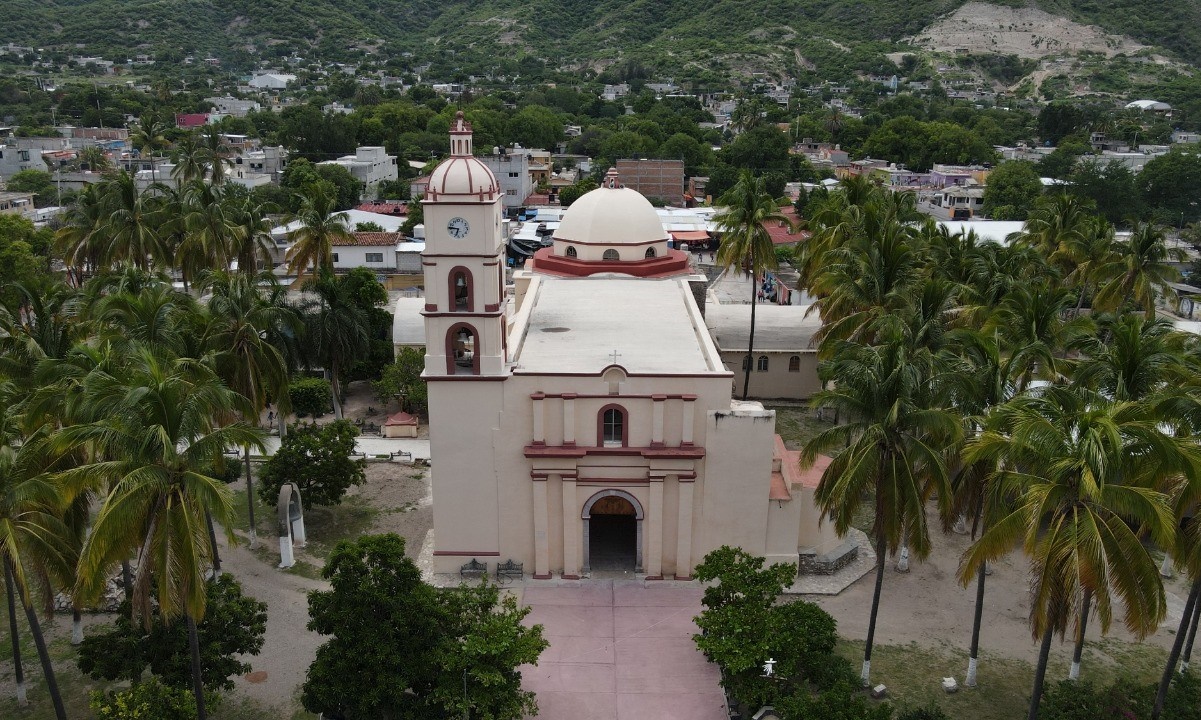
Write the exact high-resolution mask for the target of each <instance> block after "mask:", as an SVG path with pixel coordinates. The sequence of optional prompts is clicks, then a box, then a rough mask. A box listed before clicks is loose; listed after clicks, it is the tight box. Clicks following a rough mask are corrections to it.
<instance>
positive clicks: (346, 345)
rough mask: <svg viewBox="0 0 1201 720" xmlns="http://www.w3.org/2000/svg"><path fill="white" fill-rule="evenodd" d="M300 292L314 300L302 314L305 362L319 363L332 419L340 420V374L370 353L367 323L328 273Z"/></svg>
mask: <svg viewBox="0 0 1201 720" xmlns="http://www.w3.org/2000/svg"><path fill="white" fill-rule="evenodd" d="M304 288H305V289H306V290H308V291H310V292H312V293H313V294H314V295H316V296H317V299H316V301H315V302H311V303H309V304H308V305H307V306H306V308H305V311H304V321H305V337H307V338H308V340H309V342H308V345H309V346H310V347H309V355H308V358H307V360H308V361H309V363H310V366H311V365H312V364H317V363H319V364H320V366H321V367H322V368H323V369H324V370H325V374H326V376H327V377H328V378H329V382H330V397H331V400H332V401H333V405H334V417H336V418H338V419H339V420H341V419H342V379H343V377H342V376H343V374H344V373H346V372H348V371H349V370H351V369H353V368H354V366H355V363H357V362H359V361H360V360H362V359H363V358H364V357H365V356H366V355H367V353H368V351H369V349H370V345H371V343H370V335H369V330H370V319H369V317H368V314H367V313H366V312H365V311H364V310H363V308H362V307H361V306H360V305H359V303H358V298H357V297H355V296H354V295H352V294H351V287H350V286H349V285H348V284H347V283H344V282H341V281H340V280H338V278H336V277H335V276H334V275H333V273H332V272H330V271H329V270H328V269H324V270H321V271H320V274H319V275H318V277H317V278H316V279H315V280H310V281H308V282H306V283H305V285H304Z"/></svg>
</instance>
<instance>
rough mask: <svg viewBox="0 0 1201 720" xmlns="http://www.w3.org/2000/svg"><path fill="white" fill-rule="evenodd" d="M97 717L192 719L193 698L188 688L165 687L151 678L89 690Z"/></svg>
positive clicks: (101, 719)
mask: <svg viewBox="0 0 1201 720" xmlns="http://www.w3.org/2000/svg"><path fill="white" fill-rule="evenodd" d="M90 705H91V707H92V712H94V713H95V714H96V718H97V720H193V718H195V717H196V714H197V713H196V698H194V697H192V692H191V691H190V690H181V689H179V688H173V687H168V686H166V685H163V684H162V683H160V682H159V681H158V680H155V679H154V678H151V679H149V680H147V681H146V682H142V683H138V684H137V685H134V686H133V687H131V688H129V689H128V690H120V691H117V692H100V691H95V692H93V693H92V699H91V703H90Z"/></svg>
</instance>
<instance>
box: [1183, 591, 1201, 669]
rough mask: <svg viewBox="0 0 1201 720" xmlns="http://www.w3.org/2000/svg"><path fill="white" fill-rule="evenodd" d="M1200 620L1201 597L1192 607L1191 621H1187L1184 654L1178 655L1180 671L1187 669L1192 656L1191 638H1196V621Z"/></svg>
mask: <svg viewBox="0 0 1201 720" xmlns="http://www.w3.org/2000/svg"><path fill="white" fill-rule="evenodd" d="M1198 622H1201V598H1198V599H1197V602H1196V605H1195V606H1194V607H1193V621H1192V622H1191V623H1189V629H1188V639H1187V640H1185V641H1184V655H1182V656H1181V657H1180V672H1184V671H1185V670H1188V664H1189V659H1191V658H1192V656H1193V640H1195V639H1196V638H1197V623H1198Z"/></svg>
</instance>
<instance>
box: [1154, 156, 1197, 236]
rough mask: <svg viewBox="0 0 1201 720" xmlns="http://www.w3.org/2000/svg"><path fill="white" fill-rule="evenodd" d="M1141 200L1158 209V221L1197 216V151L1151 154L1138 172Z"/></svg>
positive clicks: (1189, 219)
mask: <svg viewBox="0 0 1201 720" xmlns="http://www.w3.org/2000/svg"><path fill="white" fill-rule="evenodd" d="M1138 184H1139V187H1140V188H1141V189H1142V196H1143V198H1142V199H1143V202H1144V203H1146V204H1147V206H1148V207H1149V208H1151V209H1153V210H1159V211H1161V213H1162V215H1161V218H1160V222H1164V223H1172V224H1177V223H1179V224H1185V223H1193V222H1197V221H1198V220H1201V203H1198V199H1197V190H1196V189H1197V188H1198V187H1201V155H1196V154H1193V153H1189V152H1183V151H1180V150H1173V151H1172V152H1169V153H1168V154H1166V155H1160V156H1158V157H1155V158H1152V159H1151V161H1150V162H1148V163H1147V164H1146V166H1144V167H1143V169H1142V170H1141V171H1140V172H1139V174H1138Z"/></svg>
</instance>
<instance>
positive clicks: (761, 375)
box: [721, 348, 821, 400]
mask: <svg viewBox="0 0 1201 720" xmlns="http://www.w3.org/2000/svg"><path fill="white" fill-rule="evenodd" d="M794 356H795V357H798V358H800V369H799V370H798V371H797V372H789V370H788V365H789V360H790V359H791V358H792V357H794ZM761 357H767V370H766V371H761V370H759V358H761ZM745 358H746V349H745V348H743V349H742V350H738V349H737V348H732V349H725V348H723V349H722V351H721V361H722V363H723V364H724V365H725V366H726V367H727V368H729V369H730V371H731V372H733V373H734V387H735V388H736V390H735V393H736V395H737V396H738V397H742V382H743V379H744V377H745V376H744V375H743V369H742V361H743V359H745ZM754 360H755V362H754V363H753V364H752V365H751V388H750V396H751V397H754V398H765V399H771V398H782V399H787V400H807V399H809V398H811V397H813V395H814V394H816V393H817V391H819V390H821V380H819V379H818V377H817V353H815V352H812V351H807V352H796V351H778V350H756V351H755V354H754Z"/></svg>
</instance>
